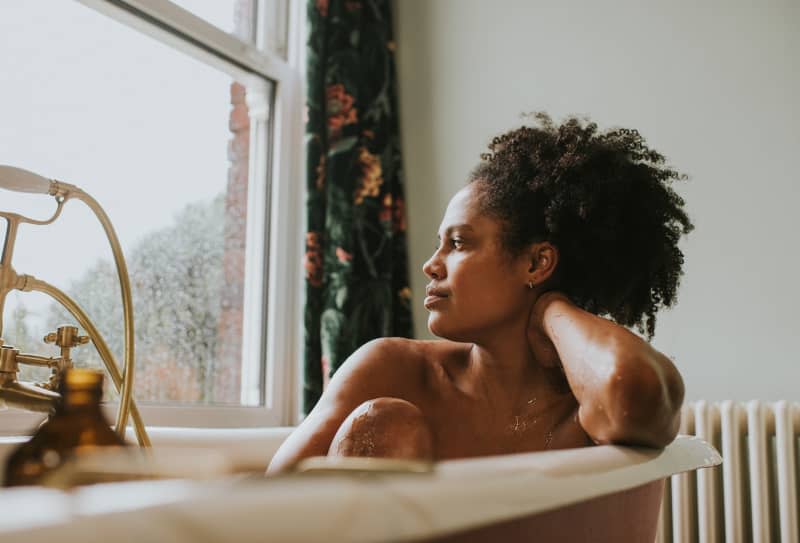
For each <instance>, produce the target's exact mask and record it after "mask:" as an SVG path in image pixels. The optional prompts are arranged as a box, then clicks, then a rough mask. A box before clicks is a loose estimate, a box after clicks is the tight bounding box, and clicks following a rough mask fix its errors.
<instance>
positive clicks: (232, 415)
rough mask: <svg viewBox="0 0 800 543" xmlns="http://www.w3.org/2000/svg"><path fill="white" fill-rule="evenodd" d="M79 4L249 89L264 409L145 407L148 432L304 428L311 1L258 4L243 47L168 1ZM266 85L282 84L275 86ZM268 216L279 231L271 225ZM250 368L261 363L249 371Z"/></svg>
mask: <svg viewBox="0 0 800 543" xmlns="http://www.w3.org/2000/svg"><path fill="white" fill-rule="evenodd" d="M76 1H77V2H79V3H81V4H83V5H85V6H87V7H89V8H92V9H94V10H96V11H98V12H100V13H102V14H104V15H107V16H108V17H110V18H111V19H114V20H115V21H117V22H120V23H123V24H125V25H127V26H129V27H131V28H133V29H135V30H137V31H140V32H142V33H144V34H146V35H147V36H149V37H151V38H154V39H156V40H158V41H160V42H162V43H164V44H166V45H168V46H170V47H173V48H175V49H178V50H180V51H182V52H184V53H186V54H187V55H190V56H192V57H193V58H195V59H197V60H199V61H201V62H203V63H206V64H208V65H210V66H212V67H214V68H217V69H220V70H222V71H224V72H226V73H229V74H230V75H231V76H232V77H234V78H235V79H236V80H237V81H239V82H240V83H242V84H244V85H245V86H246V87H247V93H246V97H247V104H248V108H249V111H250V121H251V122H250V125H251V128H250V130H251V132H250V149H251V152H250V164H249V167H248V202H247V227H246V229H247V232H246V253H245V287H244V315H243V317H244V324H243V328H244V331H243V338H242V361H243V362H242V401H243V402H248V403H260V404H263V405H260V406H258V407H247V406H202V405H197V406H193V405H185V406H181V405H154V404H142V403H140V404H139V405H138V407H139V411H140V413H141V415H142V419H143V421H144V423H145V425H146V426H170V427H195V428H198V427H206V428H231V427H259V426H260V427H264V426H286V425H292V424H295V423H296V422H297V420H298V418H299V416H300V415H299V412H300V401H299V400H300V393H301V390H302V379H301V376H302V372H301V356H300V355H301V353H302V334H301V333H300V331H301V330H302V327H301V323H302V320H301V318H302V305H301V304H302V298H303V296H302V286H303V282H302V280H301V267H300V265H299V263H300V262H301V258H302V253H301V248H302V247H303V228H304V222H303V221H304V210H303V208H302V205H303V201H304V194H305V177H304V175H305V172H304V168H305V165H304V161H303V149H304V145H303V115H302V111H303V106H304V91H305V88H304V80H303V73H304V61H305V58H304V47H305V43H304V37H303V36H304V33H305V28H304V22H305V13H304V11H303V8H304V2H303V0H280V1H278V2H277V3H276V2H274V0H273V1H270V0H258V1H257V8H256V9H257V20H256V25H255V27H256V44H255V45H254V44H249V43H245V42H243V41H241V40H240V39H238V38H236V37H235V36H233V35H231V34H228V33H227V32H225V31H223V30H221V29H219V28H218V27H216V26H214V25H213V24H211V23H209V22H207V21H205V20H204V19H201V18H200V17H198V16H196V15H194V14H192V13H191V12H189V11H186V10H185V9H183V8H181V7H180V6H177V5H175V4H173V3H171V2H169V1H168V0H76ZM284 2H285V3H284ZM278 19H280V21H278ZM283 21H286V23H285V25H284V24H283ZM276 35H277V36H279V37H281V36H285V38H286V39H285V44H286V51H285V52H284V51H280V52H279V53H281V54H278V53H276V52H273V50H274V48H275V44H276V40H275V36H276ZM282 41H283V40H282V39H279V42H282ZM283 53H285V57H286V59H284V58H283V56H282V54H283ZM265 80H267V81H269V82H271V83H272V86H270V85H269V84H265ZM270 90H271V91H272V92H270ZM270 139H271V140H272V141H271V142H270ZM259 150H260V151H259ZM76 182H78V183H79V181H76ZM268 208H269V214H268V213H267V209H268ZM268 218H269V220H270V224H269V225H267V224H266V220H267V219H268ZM112 220H113V217H112ZM267 232H268V233H269V237H268V236H267ZM265 279H267V281H265ZM245 360H255V361H257V362H251V363H247V364H246V363H244V361H245ZM262 370H263V371H262ZM262 382H263V383H264V386H263V391H264V396H263V398H262V397H261V390H262V388H261V386H260V385H261V383H262ZM134 391H135V386H134ZM106 409H107V410H108V414H109V417H110V418H111V420H113V414H114V413H115V412H116V409H117V405H116V404H108V405H107V406H106ZM42 418H43V415H41V414H37V413H28V412H24V411H19V410H16V409H15V410H9V411H5V412H0V435H4V434H5V435H9V434H18V433H22V432H29V431H30V430H31V429H32V428H33V427H35V425H36V424H37V422H38V421H40V420H42ZM129 436H132V432H130V433H129Z"/></svg>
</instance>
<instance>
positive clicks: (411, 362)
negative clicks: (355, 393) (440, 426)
mask: <svg viewBox="0 0 800 543" xmlns="http://www.w3.org/2000/svg"><path fill="white" fill-rule="evenodd" d="M470 348H471V345H469V344H465V343H456V342H453V341H447V340H421V339H408V338H399V337H390V338H378V339H374V340H372V341H370V342H368V343H366V344H364V345H363V346H362V347H361V348H360V349H359V350H358V351H356V352H355V353H354V354H353V355H352V356H351V358H350V360H349V361H348V362H349V364H345V366H348V365H349V366H350V368H345V366H343V367H342V370H345V372H344V373H350V371H355V372H358V373H362V372H366V373H369V374H373V373H378V374H380V376H381V380H386V379H388V380H390V381H392V382H395V383H397V382H404V381H405V382H408V381H415V380H416V379H415V377H416V378H422V379H424V380H428V378H429V374H430V372H432V371H433V372H436V373H440V372H441V371H442V368H448V370H446V371H449V369H450V368H453V369H455V368H456V367H457V366H458V365H459V364H460V363H461V362H462V361H463V360H465V359H466V355H467V354H468V352H469V349H470Z"/></svg>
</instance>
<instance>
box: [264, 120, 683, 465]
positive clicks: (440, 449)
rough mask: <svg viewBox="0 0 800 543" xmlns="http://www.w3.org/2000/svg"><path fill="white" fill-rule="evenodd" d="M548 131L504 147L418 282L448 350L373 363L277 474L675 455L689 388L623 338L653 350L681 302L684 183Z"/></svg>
mask: <svg viewBox="0 0 800 543" xmlns="http://www.w3.org/2000/svg"><path fill="white" fill-rule="evenodd" d="M536 121H537V122H536V123H535V124H534V126H532V127H522V128H519V129H517V130H513V131H511V132H508V133H506V134H504V135H502V136H499V137H496V138H495V139H494V140H493V141H492V143H491V145H490V146H489V152H488V153H486V154H484V155H482V156H481V159H482V160H481V162H480V164H479V165H478V166H477V167H476V168H475V170H474V171H473V172H472V174H471V176H470V180H469V183H468V184H467V186H466V187H465V188H463V189H462V190H461V191H459V192H458V193H457V194H456V195H455V196H454V197H453V199H452V200H451V201H450V203H449V205H448V206H447V210H446V212H445V214H444V218H443V220H442V223H441V226H440V228H439V232H438V244H437V247H436V249H435V252H434V253H433V255H432V256H431V257H430V259H429V260H428V261H427V262H426V263H425V265H424V266H423V271H424V272H425V274H426V275H427V276H428V278H429V283H428V286H427V288H426V297H425V302H424V303H425V307H426V308H427V309H428V311H429V312H430V316H429V318H428V326H429V328H430V330H431V332H432V333H434V334H436V335H437V336H439V337H441V338H444V340H437V341H419V340H409V339H398V338H390V339H389V338H384V339H377V340H374V341H371V342H369V343H367V344H366V345H364V346H363V347H361V348H360V349H359V350H358V351H356V352H355V353H354V354H353V355H352V356H351V357H350V358H349V359H348V360H347V361H346V362H345V363H344V365H343V366H342V367H341V368H340V369H339V371H338V372H337V373H336V375H335V376H334V377H333V379H332V380H331V383H330V385H329V387H328V389H327V390H326V391H325V393H324V394H323V396H322V398H321V399H320V401H319V403H318V404H317V406H316V407H315V408H314V409H313V411H312V412H311V413H310V414H309V415H308V417H306V419H305V420H304V421H303V423H302V424H301V425H300V426H299V427H298V428H297V429H296V430H295V431H294V432H293V433H292V435H291V436H290V437H289V438H288V439H287V440H286V442H285V443H284V444H283V445H282V446H281V448H280V449H279V450H278V452H277V453H276V454H275V456H274V457H273V459H272V462H271V464H270V466H269V469H268V472H269V473H273V472H278V471H281V470H284V469H287V468H288V467H290V466H292V465H293V464H294V463H296V462H297V461H299V460H301V459H303V458H305V457H308V456H316V455H342V456H374V457H392V458H415V459H436V460H441V459H449V458H461V457H470V456H483V455H493V454H506V453H516V452H526V451H539V450H544V449H560V448H569V447H582V446H587V445H592V444H594V443H598V444H604V443H619V444H631V445H644V446H651V447H663V446H665V445H666V444H668V443H669V442H670V441H671V440H672V439H673V438H674V437H675V435H676V433H677V430H678V425H679V418H680V407H681V403H682V401H683V394H684V387H683V381H682V379H681V376H680V374H679V373H678V371H677V369H676V368H675V366H674V365H673V364H672V362H671V361H670V360H669V359H668V358H667V357H666V356H664V355H663V354H661V353H660V352H658V351H657V350H655V349H654V348H653V347H651V346H650V344H649V343H648V342H647V341H645V340H643V339H641V338H640V337H639V336H638V335H636V334H634V333H632V332H631V331H629V330H628V329H627V328H625V326H631V327H632V326H636V327H637V328H638V329H639V330H640V332H642V333H643V334H644V335H645V336H646V337H648V338H650V337H652V335H653V332H654V329H655V314H656V311H657V310H658V309H659V308H660V307H662V306H670V305H671V304H672V303H673V302H674V300H675V295H676V290H677V287H678V281H679V278H680V276H681V274H682V270H681V268H682V265H683V254H682V253H681V251H680V249H679V248H678V246H677V242H678V240H679V238H680V237H681V235H683V234H686V233H688V232H689V231H690V230H691V229H692V224H691V222H690V221H689V218H688V217H687V215H686V213H685V212H684V211H683V201H682V199H681V198H680V197H679V196H678V195H677V194H676V193H675V192H674V191H673V190H672V189H671V188H670V187H669V183H670V182H671V181H672V180H676V179H681V178H682V177H683V176H682V175H681V174H679V173H677V172H676V171H674V170H672V169H670V168H668V167H666V166H665V165H664V158H663V157H662V156H661V155H660V154H658V153H657V152H655V151H653V150H651V149H649V148H648V147H647V145H646V144H645V142H644V140H643V139H642V137H641V136H640V135H639V134H638V132H636V131H635V130H627V129H616V130H610V131H607V132H605V133H600V132H598V130H597V126H596V125H595V124H594V123H591V124H585V123H584V122H582V121H580V120H578V119H575V118H570V119H568V120H567V121H566V122H564V123H563V124H561V125H560V126H559V125H555V124H554V123H553V122H552V121H551V119H550V118H549V117H548V116H547V115H545V114H537V115H536ZM601 315H604V316H607V317H609V318H604V317H603V316H601ZM609 319H610V320H609Z"/></svg>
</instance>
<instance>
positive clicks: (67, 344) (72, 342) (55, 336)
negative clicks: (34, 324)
mask: <svg viewBox="0 0 800 543" xmlns="http://www.w3.org/2000/svg"><path fill="white" fill-rule="evenodd" d="M44 342H45V343H51V344H52V343H55V344H56V345H58V346H59V347H61V348H62V349H63V348H67V349H72V348H73V347H77V346H79V345H86V344H87V343H89V336H81V335H78V328H77V327H76V326H59V327H58V330H56V331H55V332H50V333H49V334H47V335H46V336H44Z"/></svg>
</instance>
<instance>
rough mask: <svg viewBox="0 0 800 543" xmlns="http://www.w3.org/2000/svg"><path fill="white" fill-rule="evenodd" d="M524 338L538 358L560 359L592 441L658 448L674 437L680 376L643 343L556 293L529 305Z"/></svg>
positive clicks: (676, 428) (635, 336) (582, 421)
mask: <svg viewBox="0 0 800 543" xmlns="http://www.w3.org/2000/svg"><path fill="white" fill-rule="evenodd" d="M528 339H529V342H530V344H531V348H532V350H533V351H534V355H536V356H537V358H538V359H540V360H547V359H550V360H551V361H552V360H554V359H555V357H556V356H557V359H559V360H560V361H561V364H562V365H563V368H564V374H565V375H566V377H567V381H568V382H569V386H570V388H571V389H572V392H573V394H574V395H575V397H576V399H577V400H578V403H579V404H580V407H579V411H578V417H579V420H580V423H581V426H583V428H584V430H586V432H587V433H588V434H589V436H591V437H592V439H594V441H595V442H596V443H600V444H605V443H620V444H623V443H624V444H630V445H645V446H650V447H664V446H666V445H667V444H668V443H670V442H671V441H672V440H673V439H674V438H675V435H676V434H677V432H678V426H679V424H680V408H681V404H682V403H683V394H684V388H683V379H681V376H680V373H678V370H677V369H676V368H675V366H674V365H673V364H672V362H671V361H670V360H669V359H668V358H667V357H666V356H664V355H663V354H661V353H660V352H658V351H657V350H655V349H654V348H653V347H651V346H650V344H649V343H647V342H646V341H644V340H643V339H641V338H640V337H638V336H637V335H635V334H633V333H632V332H630V331H629V330H627V329H626V328H624V327H622V326H620V325H618V324H616V323H614V322H611V321H610V320H608V319H604V318H602V317H598V316H597V315H594V314H592V313H589V312H587V311H584V310H582V309H580V308H578V307H576V306H575V305H574V304H572V303H571V302H570V301H569V299H568V298H567V297H566V296H564V295H562V294H560V293H558V292H547V293H545V294H544V295H542V296H541V297H540V298H539V299H538V300H537V301H536V304H535V305H534V308H533V310H532V312H531V326H530V327H529V333H528ZM553 349H555V352H554V351H553Z"/></svg>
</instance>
